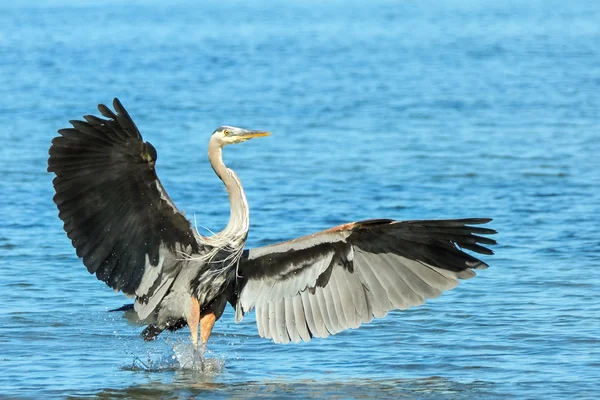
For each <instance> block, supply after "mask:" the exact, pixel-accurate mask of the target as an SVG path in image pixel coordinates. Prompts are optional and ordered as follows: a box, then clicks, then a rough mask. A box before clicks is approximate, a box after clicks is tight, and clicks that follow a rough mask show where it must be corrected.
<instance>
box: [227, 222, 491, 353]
mask: <svg viewBox="0 0 600 400" xmlns="http://www.w3.org/2000/svg"><path fill="white" fill-rule="evenodd" d="M489 221H490V219H462V220H434V221H402V222H401V221H392V220H369V221H362V222H353V223H349V224H345V225H341V226H338V227H335V228H332V229H329V230H326V231H323V232H319V233H316V234H313V235H309V236H305V237H302V238H299V239H295V240H292V241H289V242H284V243H280V244H275V245H272V246H266V247H261V248H256V249H251V250H249V252H247V253H246V254H245V257H244V258H243V259H242V260H241V262H240V265H239V271H238V273H239V275H240V277H239V278H238V288H237V293H238V298H237V301H236V322H237V321H239V320H241V318H242V316H243V313H244V312H248V311H250V310H252V309H253V308H256V321H257V324H258V332H259V334H260V335H261V336H262V337H265V338H270V339H273V340H274V341H275V342H277V343H287V342H289V341H293V342H299V341H300V340H304V341H307V340H310V338H311V337H312V336H316V337H327V336H329V335H330V334H336V333H338V332H341V331H342V330H344V329H347V328H358V327H359V326H360V324H361V323H366V322H369V321H371V320H372V319H373V317H377V318H380V317H383V316H385V315H386V313H387V312H388V311H390V310H394V309H406V308H409V307H413V306H416V305H419V304H423V303H424V302H425V299H427V298H433V297H437V296H439V295H440V294H441V293H442V291H444V290H448V289H452V288H453V287H455V286H456V285H457V284H458V278H461V279H468V278H471V277H473V276H475V273H474V272H473V271H472V269H482V268H487V264H485V263H484V262H482V261H480V260H478V259H477V258H475V257H473V256H471V255H469V254H467V253H465V252H463V251H462V250H461V248H463V249H467V250H470V251H473V252H476V253H481V254H493V253H492V251H491V250H489V249H488V248H486V247H483V246H481V245H480V244H479V243H481V244H488V245H491V244H495V243H496V242H495V241H494V240H492V239H489V238H486V237H482V236H479V235H482V234H483V235H488V234H493V233H496V232H495V231H494V230H492V229H487V228H480V227H475V226H470V225H478V224H483V223H486V222H489Z"/></svg>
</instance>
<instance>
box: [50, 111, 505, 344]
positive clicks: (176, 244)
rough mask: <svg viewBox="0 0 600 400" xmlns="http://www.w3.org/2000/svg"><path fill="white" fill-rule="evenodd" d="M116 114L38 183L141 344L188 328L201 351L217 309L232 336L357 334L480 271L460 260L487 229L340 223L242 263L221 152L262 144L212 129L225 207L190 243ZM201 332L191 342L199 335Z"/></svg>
mask: <svg viewBox="0 0 600 400" xmlns="http://www.w3.org/2000/svg"><path fill="white" fill-rule="evenodd" d="M113 106H114V110H115V112H113V111H111V110H110V109H109V108H108V107H106V106H104V105H99V107H98V109H99V111H100V113H101V114H102V115H103V116H104V117H105V118H98V117H95V116H91V115H86V116H85V117H84V119H85V121H71V124H72V125H73V128H69V129H61V130H59V134H60V136H58V137H56V138H54V139H53V141H52V146H51V147H50V150H49V154H50V158H49V160H48V171H49V172H54V173H55V174H56V177H55V179H54V181H53V184H54V188H55V191H56V195H55V196H54V201H55V203H56V204H57V206H58V209H59V217H60V218H61V219H62V220H63V222H64V229H65V231H66V233H67V236H68V237H69V238H70V239H71V241H72V244H73V246H74V247H75V249H76V252H77V255H78V256H79V257H80V258H82V260H83V263H84V264H85V266H86V267H87V269H88V271H89V272H90V273H92V274H95V275H96V277H97V278H98V279H100V280H102V281H104V282H106V284H107V285H109V286H110V287H112V288H113V289H115V290H117V291H122V292H124V293H125V294H127V295H128V296H131V297H134V298H135V302H134V309H135V312H136V313H137V316H138V318H139V319H140V320H143V321H147V322H148V324H149V325H148V327H147V328H146V329H145V330H144V332H143V336H144V337H145V339H147V340H150V339H153V338H155V337H156V336H157V335H158V334H160V333H161V332H162V331H163V330H165V329H170V330H175V329H179V328H182V327H184V326H186V325H187V326H189V328H190V332H191V336H192V341H193V343H194V344H195V345H196V344H197V342H198V337H199V336H200V340H201V342H202V343H206V342H207V341H208V338H209V336H210V333H211V331H212V327H213V325H214V323H215V321H216V320H218V319H219V318H220V317H221V315H222V313H223V310H224V308H225V306H226V304H227V302H229V303H230V304H231V305H232V306H233V307H234V308H235V311H236V313H235V319H236V322H239V321H240V320H241V319H242V318H243V315H244V314H245V313H246V312H249V311H251V310H255V311H256V315H257V317H256V320H257V325H258V332H259V334H260V335H261V336H262V337H265V338H269V339H272V340H274V341H275V342H278V343H287V342H290V341H293V342H298V341H302V340H304V341H308V340H310V339H311V338H312V337H327V336H329V335H331V334H335V333H338V332H341V331H342V330H345V329H348V328H358V327H359V326H360V325H361V324H363V323H368V322H370V321H371V320H372V319H373V318H380V317H383V316H385V315H386V313H387V312H388V311H390V310H394V309H406V308H409V307H412V306H416V305H419V304H422V303H423V302H424V301H425V299H427V298H433V297H437V296H439V295H440V294H441V293H442V291H444V290H448V289H451V288H453V287H455V286H456V285H457V284H458V279H467V278H470V277H472V276H474V275H475V274H474V272H473V270H474V269H482V268H486V267H487V264H485V263H484V262H483V261H481V260H479V259H477V258H475V257H473V256H472V255H470V254H467V253H465V252H464V251H463V250H462V249H466V250H470V251H472V252H475V253H481V254H493V253H492V252H491V250H489V249H488V248H487V247H484V246H483V245H485V244H488V245H491V244H495V241H494V240H492V239H490V238H487V237H485V236H481V235H488V234H493V233H495V231H493V230H492V229H488V228H482V227H479V226H477V225H479V224H484V223H487V222H489V221H490V219H487V218H470V219H456V220H428V221H394V220H390V219H377V220H368V221H360V222H351V223H347V224H344V225H340V226H338V227H334V228H331V229H328V230H326V231H322V232H318V233H315V234H312V235H308V236H304V237H301V238H298V239H294V240H291V241H288V242H283V243H278V244H273V245H270V246H265V247H261V248H256V249H245V246H246V238H247V237H248V229H249V208H248V202H247V200H246V196H245V194H244V190H243V188H242V185H241V183H240V180H239V178H238V177H237V175H236V174H235V172H234V171H232V170H231V169H229V168H227V167H226V166H225V164H224V162H223V158H222V149H223V147H225V146H227V145H229V144H235V143H240V142H243V141H246V140H249V139H252V138H255V137H261V136H267V135H269V133H268V132H265V131H253V130H246V129H241V128H236V127H230V126H222V127H220V128H218V129H216V130H215V131H214V133H213V135H212V136H211V139H210V141H209V144H208V155H209V160H210V163H211V166H212V168H213V169H214V171H215V173H216V175H217V176H218V177H219V178H220V179H221V180H222V181H223V184H224V185H225V187H226V189H227V192H228V194H229V201H230V206H231V211H230V218H229V222H228V224H227V226H226V227H225V229H224V230H223V231H221V232H219V233H216V234H214V235H213V236H202V235H200V234H199V233H198V232H197V231H196V230H194V229H193V228H192V226H191V224H190V222H189V221H188V220H187V219H186V218H185V216H184V215H183V214H182V213H181V212H180V211H179V210H178V209H177V207H176V206H175V205H174V204H173V202H172V201H171V199H170V198H169V196H168V195H167V193H166V191H165V190H164V188H163V186H162V184H161V183H160V180H159V179H158V177H157V175H156V171H155V168H154V167H155V164H156V161H157V152H156V149H155V148H154V146H152V145H151V144H150V143H148V142H144V141H143V140H142V136H141V134H140V132H139V131H138V129H137V127H136V125H135V124H134V122H133V120H132V119H131V117H130V116H129V114H128V113H127V111H126V110H125V108H124V107H123V106H122V105H121V103H120V102H119V101H118V100H117V99H115V100H114V102H113ZM199 326H200V335H198V327H199Z"/></svg>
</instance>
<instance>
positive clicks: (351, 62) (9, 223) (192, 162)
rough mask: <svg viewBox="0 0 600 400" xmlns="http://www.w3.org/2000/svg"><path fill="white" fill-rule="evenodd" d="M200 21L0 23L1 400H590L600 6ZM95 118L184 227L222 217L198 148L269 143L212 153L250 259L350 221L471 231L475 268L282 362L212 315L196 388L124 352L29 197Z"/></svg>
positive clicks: (35, 11) (235, 13)
mask: <svg viewBox="0 0 600 400" xmlns="http://www.w3.org/2000/svg"><path fill="white" fill-rule="evenodd" d="M201 3H202V4H194V5H192V4H188V3H187V2H168V3H167V2H158V1H154V2H146V1H144V2H127V3H125V2H120V1H106V0H101V1H96V2H93V4H91V3H89V2H84V1H75V0H72V1H69V0H54V1H47V2H44V3H43V4H42V5H40V4H38V2H33V1H24V2H19V5H16V6H15V5H8V3H7V4H4V3H3V5H0V126H1V128H0V144H1V146H0V160H1V162H0V174H1V176H2V179H1V180H0V193H2V200H1V201H0V222H1V223H0V368H1V370H2V373H1V374H0V395H4V396H6V397H27V398H40V397H65V396H74V397H81V396H86V397H87V396H92V397H94V396H96V397H99V398H113V397H123V398H129V397H135V398H143V397H146V398H153V397H161V396H162V397H188V396H198V397H222V396H225V397H244V396H249V397H259V396H265V397H266V396H273V395H274V396H277V397H279V398H285V397H298V396H301V397H323V396H332V397H334V396H338V397H374V396H378V397H382V398H385V397H389V398H397V397H398V396H407V397H409V398H414V397H418V398H432V399H434V398H435V399H437V398H443V397H449V398H472V397H478V398H505V397H507V396H510V397H517V398H525V397H529V398H557V399H558V398H564V397H565V396H567V395H569V396H574V397H580V398H585V397H588V398H594V397H597V396H598V393H599V392H600V384H599V383H598V382H600V350H599V349H600V337H599V334H598V332H599V331H600V301H599V300H598V293H599V292H600V274H599V272H598V264H599V262H600V261H599V260H600V233H599V229H598V226H599V224H598V222H599V220H598V216H597V214H598V210H599V209H600V190H599V185H600V157H598V154H600V140H599V139H600V96H599V93H600V24H599V23H598V21H600V5H598V4H596V3H595V2H591V1H587V0H575V1H570V2H563V1H530V2H526V4H523V3H525V2H520V1H507V2H501V3H492V2H482V3H481V4H480V3H479V2H471V1H467V0H464V1H462V0H453V1H448V2H443V3H444V4H443V5H440V4H438V3H439V2H427V1H424V2H402V3H400V4H398V2H392V1H385V0H377V1H371V2H352V1H350V2H349V1H337V0H333V1H329V2H327V3H326V4H321V3H322V2H317V1H314V2H313V1H307V2H304V1H289V2H285V4H274V3H271V2H267V1H252V2H248V1H232V2H222V3H219V4H217V3H210V2H201ZM115 96H118V97H119V98H120V99H121V100H122V102H123V103H124V105H125V107H127V108H128V110H129V112H130V113H131V115H132V116H133V118H134V119H135V121H136V122H137V123H138V126H139V128H140V130H141V131H142V134H143V135H144V138H145V139H146V140H148V141H150V142H152V144H153V145H154V146H155V147H156V148H157V150H158V153H159V157H158V164H157V170H158V173H159V176H160V177H161V179H162V181H163V183H164V186H165V187H166V189H167V191H168V192H169V194H170V195H171V197H172V198H173V200H174V201H175V203H176V204H177V205H178V206H179V207H180V208H181V209H182V210H184V211H185V212H186V214H187V215H188V216H189V217H190V218H194V217H195V218H196V220H197V223H198V225H199V229H202V228H201V227H202V226H204V227H207V228H209V229H212V230H219V229H221V228H223V227H224V225H225V224H226V221H227V218H228V212H229V211H228V206H227V195H226V193H225V192H224V190H223V188H222V187H221V182H220V181H219V180H218V179H217V178H216V177H215V176H214V175H213V172H212V170H211V168H210V166H209V165H208V161H207V159H206V144H207V141H208V138H209V136H210V134H211V132H212V131H213V130H214V129H215V128H216V127H218V126H220V125H224V124H227V125H241V126H245V127H249V128H254V129H267V130H270V131H272V132H273V133H274V134H273V136H271V137H269V138H264V139H258V140H255V141H251V142H248V143H244V144H242V145H239V146H234V147H228V148H227V149H226V151H225V161H226V162H227V163H228V165H229V166H230V167H231V168H233V169H235V170H236V171H237V172H238V174H239V176H240V178H241V180H242V182H243V184H244V187H245V188H246V191H247V196H248V201H249V204H250V208H251V219H252V221H251V231H250V236H249V245H250V246H259V245H264V244H267V243H272V242H275V241H280V240H286V239H290V238H293V237H296V236H300V235H303V234H307V233H311V232H314V231H317V230H321V229H325V228H329V227H331V226H333V225H335V224H338V223H343V222H348V221H352V220H360V219H367V218H396V219H421V218H453V217H493V218H494V221H493V223H492V225H491V226H492V227H493V228H495V229H497V230H498V232H499V234H498V235H497V240H498V242H499V245H498V246H496V247H495V249H494V250H495V251H496V255H495V256H493V257H489V258H486V260H487V261H488V262H489V263H490V265H491V267H490V268H489V269H488V270H486V271H482V272H481V273H479V276H478V277H477V278H474V279H472V280H470V281H467V282H463V283H462V284H461V285H460V286H459V287H458V288H457V289H455V290H454V291H451V292H448V293H445V294H444V295H443V296H442V297H440V298H438V299H435V300H433V301H430V302H428V303H427V304H426V305H424V306H422V307H418V308H415V309H411V310H408V311H404V312H399V311H397V312H391V313H390V314H389V315H388V316H387V317H386V318H385V319H381V320H377V321H374V322H373V323H371V324H369V325H366V326H363V327H362V328H361V329H359V330H351V331H347V332H344V333H341V334H339V335H337V336H335V337H330V338H328V339H325V340H313V341H311V342H309V343H304V344H300V345H287V346H284V345H275V344H273V343H270V342H269V341H267V340H264V339H261V338H259V337H258V333H257V330H256V326H255V323H254V317H253V315H248V316H246V318H245V319H244V321H243V322H242V323H241V324H239V325H235V324H234V323H233V313H232V312H231V310H228V311H227V312H226V314H225V315H224V316H223V318H222V319H221V320H220V321H219V322H218V323H217V325H216V327H215V334H214V335H213V337H212V339H211V342H210V354H208V357H209V361H210V362H211V363H212V365H214V366H216V368H214V369H213V370H212V372H210V371H209V372H204V373H203V372H199V371H194V370H190V369H184V368H181V367H180V365H179V359H178V358H177V356H178V355H180V356H181V354H183V355H184V356H185V354H186V353H185V349H184V348H183V347H182V346H185V343H186V341H187V333H186V332H185V331H181V332H178V333H175V334H167V335H164V337H162V338H161V340H159V341H157V342H153V343H144V342H142V341H141V340H140V338H139V336H138V334H139V332H140V330H141V329H140V328H137V327H132V326H130V325H128V324H127V322H125V321H124V320H122V319H121V318H120V317H119V316H118V315H115V314H114V313H108V312H107V310H108V309H111V308H115V307H118V306H120V305H121V304H123V303H124V302H125V301H126V299H125V298H124V297H123V296H121V295H119V294H115V293H114V292H113V291H111V290H110V289H108V288H107V287H105V285H104V284H103V283H102V282H98V281H96V280H95V279H94V278H93V277H91V276H89V274H88V273H87V271H86V270H85V268H84V267H83V265H82V263H81V262H80V261H79V260H78V259H77V257H76V256H75V252H74V250H73V248H72V247H71V244H70V242H69V240H68V239H67V238H66V235H65V234H64V232H63V231H62V226H61V222H60V221H59V219H58V218H57V211H56V208H55V206H54V204H53V203H52V200H51V198H52V195H53V190H52V185H51V180H52V176H50V175H49V174H47V173H46V172H45V169H46V160H47V149H48V147H49V144H50V140H51V138H52V137H53V136H54V135H55V132H56V130H57V129H59V128H62V127H65V126H66V124H67V121H68V120H69V119H76V118H80V117H81V116H82V115H83V114H89V113H93V112H94V110H95V106H96V104H97V103H99V102H106V103H107V102H110V101H111V100H112V98H113V97H115ZM203 232H205V231H203ZM178 352H179V353H178ZM173 357H175V358H173Z"/></svg>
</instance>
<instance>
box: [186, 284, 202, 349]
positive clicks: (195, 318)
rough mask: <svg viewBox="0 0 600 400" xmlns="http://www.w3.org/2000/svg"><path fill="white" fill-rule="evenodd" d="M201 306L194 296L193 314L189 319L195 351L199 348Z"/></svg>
mask: <svg viewBox="0 0 600 400" xmlns="http://www.w3.org/2000/svg"><path fill="white" fill-rule="evenodd" d="M199 320H200V304H198V299H197V298H196V297H194V296H192V312H191V314H190V315H189V316H188V318H187V323H188V326H189V327H190V333H191V334H192V344H193V345H194V349H195V348H197V347H198V323H199V322H200V321H199Z"/></svg>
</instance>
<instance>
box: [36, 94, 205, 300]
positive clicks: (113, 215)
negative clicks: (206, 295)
mask: <svg viewBox="0 0 600 400" xmlns="http://www.w3.org/2000/svg"><path fill="white" fill-rule="evenodd" d="M113 106H114V109H115V112H116V114H115V113H113V112H112V111H111V110H110V109H109V108H108V107H106V106H105V105H103V104H101V105H99V106H98V109H99V110H100V113H101V114H102V115H103V116H104V117H106V118H108V119H101V118H97V117H94V116H91V115H86V116H85V117H84V119H85V121H70V122H71V124H72V125H73V128H69V129H61V130H59V131H58V133H59V134H60V136H57V137H55V138H54V139H53V140H52V146H51V147H50V151H49V154H50V158H49V159H48V171H49V172H54V173H55V174H56V178H54V181H53V183H54V188H55V190H56V195H55V196H54V202H55V203H56V205H57V206H58V209H59V217H60V219H62V220H63V222H64V229H65V231H66V232H67V236H68V237H69V238H70V239H71V241H72V243H73V246H74V247H75V249H76V250H77V255H78V256H79V257H81V258H82V259H83V263H84V264H85V266H86V267H87V269H88V271H89V272H90V273H92V274H96V277H97V278H98V279H100V280H102V281H104V282H106V283H107V284H108V285H109V286H110V287H112V288H113V289H115V290H122V291H123V292H124V293H126V294H128V295H134V296H136V297H138V301H139V300H140V299H144V298H145V299H146V301H147V299H148V298H150V297H152V295H154V294H155V292H156V291H159V292H162V294H163V295H164V293H165V292H166V291H167V290H168V287H167V286H168V285H169V283H170V282H171V281H172V277H173V275H174V273H175V271H173V269H176V268H178V265H179V264H181V263H180V262H179V261H178V259H181V254H180V253H181V252H183V253H187V254H191V253H192V252H197V251H198V250H199V249H200V244H199V243H198V241H197V240H196V235H195V232H194V231H193V229H192V227H191V225H190V222H189V221H188V220H187V219H186V218H185V217H184V216H183V215H182V214H181V212H179V210H177V208H176V207H175V205H174V204H173V202H172V201H171V199H170V198H169V196H168V195H167V193H166V192H165V190H164V188H163V186H162V184H161V183H160V181H159V179H158V177H157V176H156V171H155V170H154V164H155V163H156V156H157V155H156V150H155V149H154V147H153V146H152V145H151V144H150V143H148V142H144V141H143V140H142V136H141V135H140V132H139V131H138V129H137V127H136V126H135V124H134V122H133V121H132V119H131V117H130V116H129V114H128V113H127V111H126V110H125V108H123V106H122V105H121V103H120V102H119V100H118V99H115V100H114V102H113ZM159 300H160V299H159ZM154 305H155V304H154ZM149 311H151V310H149Z"/></svg>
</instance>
